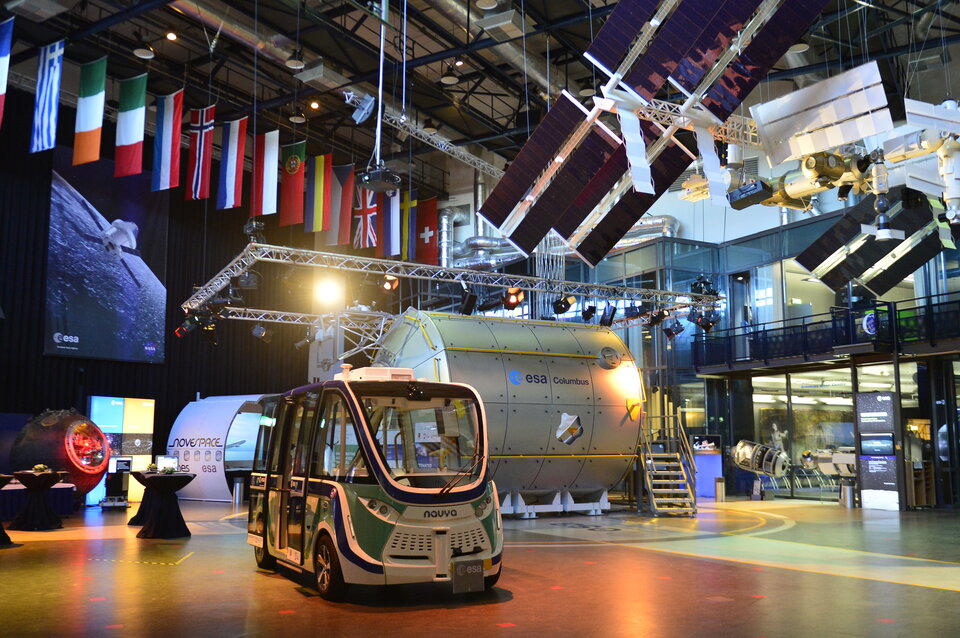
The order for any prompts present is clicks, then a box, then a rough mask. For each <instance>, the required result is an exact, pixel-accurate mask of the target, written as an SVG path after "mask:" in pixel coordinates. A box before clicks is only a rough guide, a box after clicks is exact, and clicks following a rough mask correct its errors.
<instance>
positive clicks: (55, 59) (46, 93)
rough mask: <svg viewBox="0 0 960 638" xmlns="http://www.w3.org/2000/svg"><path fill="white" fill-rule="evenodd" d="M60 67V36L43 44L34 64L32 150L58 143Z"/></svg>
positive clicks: (37, 150) (41, 149)
mask: <svg viewBox="0 0 960 638" xmlns="http://www.w3.org/2000/svg"><path fill="white" fill-rule="evenodd" d="M62 71H63V40H60V41H59V42H54V43H53V44H48V45H47V46H45V47H42V48H41V49H40V57H39V64H38V66H37V93H36V96H35V97H34V102H33V136H32V137H31V139H30V152H31V153H37V152H40V151H46V150H49V149H51V148H53V147H54V145H55V144H56V143H57V106H58V105H59V104H60V74H61V72H62Z"/></svg>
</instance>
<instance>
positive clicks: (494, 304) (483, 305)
mask: <svg viewBox="0 0 960 638" xmlns="http://www.w3.org/2000/svg"><path fill="white" fill-rule="evenodd" d="M501 305H503V299H501V298H500V297H488V298H486V299H484V300H483V301H481V302H480V304H479V305H478V306H477V310H478V311H479V312H487V311H488V310H495V309H497V308H499V307H500V306H501Z"/></svg>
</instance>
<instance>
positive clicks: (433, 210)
mask: <svg viewBox="0 0 960 638" xmlns="http://www.w3.org/2000/svg"><path fill="white" fill-rule="evenodd" d="M416 239H417V261H418V262H420V263H421V264H433V265H437V264H439V263H440V237H439V227H438V224H437V198H436V197H431V198H430V199H421V200H420V201H419V202H418V204H417V238H416Z"/></svg>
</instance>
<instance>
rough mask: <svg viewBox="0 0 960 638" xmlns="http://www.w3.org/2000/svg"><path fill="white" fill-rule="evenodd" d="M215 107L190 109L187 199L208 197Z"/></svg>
mask: <svg viewBox="0 0 960 638" xmlns="http://www.w3.org/2000/svg"><path fill="white" fill-rule="evenodd" d="M215 109H216V106H215V105H214V106H208V107H207V108H205V109H190V164H189V167H188V170H189V172H190V177H189V179H190V182H189V183H188V184H187V193H186V196H187V199H188V200H190V199H207V198H208V197H210V159H211V156H212V155H213V115H214V110H215Z"/></svg>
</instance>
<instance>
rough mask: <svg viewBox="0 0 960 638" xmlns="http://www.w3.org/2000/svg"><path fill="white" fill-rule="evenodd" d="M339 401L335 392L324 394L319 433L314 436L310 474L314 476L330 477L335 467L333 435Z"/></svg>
mask: <svg viewBox="0 0 960 638" xmlns="http://www.w3.org/2000/svg"><path fill="white" fill-rule="evenodd" d="M338 403H339V401H338V400H337V397H336V395H334V394H329V393H328V394H325V395H324V396H323V405H322V406H321V410H320V419H319V420H318V421H317V433H316V436H314V437H313V446H312V447H313V452H312V453H311V455H310V458H311V461H310V476H311V477H312V478H329V477H330V470H331V468H332V467H333V448H332V447H331V445H330V443H331V440H332V439H331V436H332V433H333V422H334V418H335V414H336V411H335V408H336V406H337V404H338Z"/></svg>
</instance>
